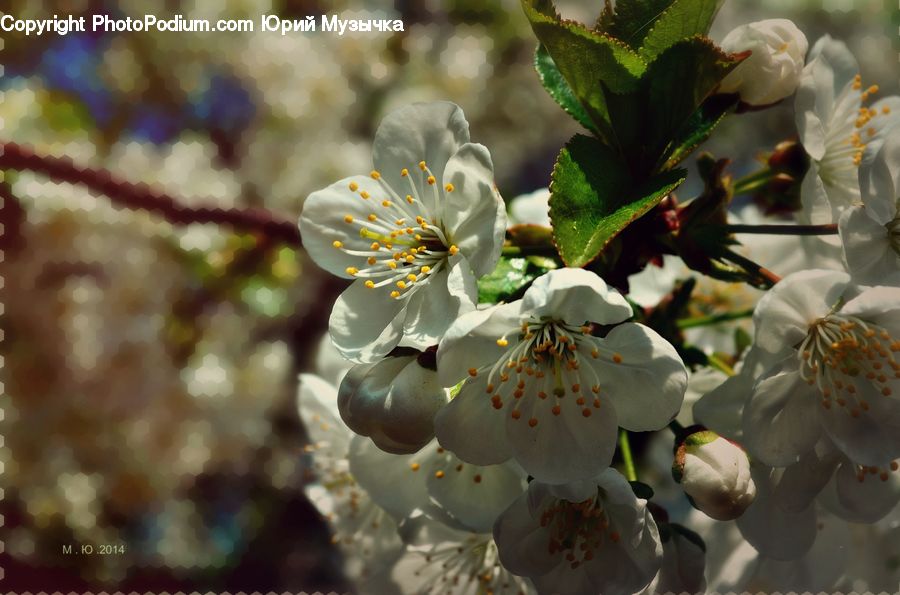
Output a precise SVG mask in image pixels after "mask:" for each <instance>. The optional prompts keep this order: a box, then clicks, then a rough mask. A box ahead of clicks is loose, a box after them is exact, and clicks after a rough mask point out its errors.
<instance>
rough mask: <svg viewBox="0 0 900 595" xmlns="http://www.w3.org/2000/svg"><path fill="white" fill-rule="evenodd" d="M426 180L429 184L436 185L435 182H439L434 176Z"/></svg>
mask: <svg viewBox="0 0 900 595" xmlns="http://www.w3.org/2000/svg"><path fill="white" fill-rule="evenodd" d="M425 181H426V182H428V185H429V186H434V184H435V182H437V180H436V179H435V178H434V176H428V178H427V179H426V180H425Z"/></svg>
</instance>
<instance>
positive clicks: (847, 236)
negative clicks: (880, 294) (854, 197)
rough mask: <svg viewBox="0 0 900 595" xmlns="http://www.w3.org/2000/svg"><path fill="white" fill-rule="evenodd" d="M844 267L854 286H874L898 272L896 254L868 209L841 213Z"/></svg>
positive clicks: (881, 226) (849, 210)
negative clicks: (855, 282) (854, 282)
mask: <svg viewBox="0 0 900 595" xmlns="http://www.w3.org/2000/svg"><path fill="white" fill-rule="evenodd" d="M839 230H840V233H841V240H842V242H843V246H844V259H845V261H846V262H847V268H848V270H849V271H850V273H851V274H852V275H853V278H854V280H855V281H857V282H858V283H862V284H865V285H875V284H878V283H880V282H883V281H884V280H885V279H889V278H890V277H891V276H894V275H897V274H898V273H900V255H898V254H897V253H896V252H895V251H894V249H893V248H892V247H891V240H890V234H889V232H888V229H887V228H886V227H885V226H884V225H882V224H880V223H878V222H877V221H875V220H874V219H872V217H871V216H870V213H869V212H868V207H866V208H863V207H854V208H851V209H848V210H846V211H844V214H843V215H842V216H841V221H840V224H839Z"/></svg>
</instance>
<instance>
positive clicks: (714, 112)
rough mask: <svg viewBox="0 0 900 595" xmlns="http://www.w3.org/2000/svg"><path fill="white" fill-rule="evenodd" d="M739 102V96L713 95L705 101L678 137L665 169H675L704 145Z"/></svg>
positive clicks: (682, 128)
mask: <svg viewBox="0 0 900 595" xmlns="http://www.w3.org/2000/svg"><path fill="white" fill-rule="evenodd" d="M738 102H739V96H738V95H713V96H712V97H710V98H708V99H707V100H706V101H704V102H703V105H701V106H700V107H699V108H697V109H696V110H695V111H694V113H693V114H691V117H690V118H688V120H687V122H685V123H684V125H683V126H682V127H681V130H680V131H679V132H678V134H677V135H676V138H675V140H674V141H673V142H672V145H671V147H672V148H671V150H670V151H669V157H668V161H666V164H665V166H664V168H665V169H669V168H672V167H674V166H675V165H677V164H678V163H680V162H681V161H683V160H684V158H685V157H687V156H688V155H690V154H691V153H692V152H693V151H694V149H696V148H697V147H699V146H700V145H701V144H703V143H704V142H705V141H706V139H708V138H709V135H710V134H712V131H713V130H714V129H715V127H716V126H718V125H719V122H721V121H722V120H723V119H724V118H725V116H726V115H728V114H729V113H730V112H732V111H733V110H734V109H735V108H736V107H737V105H738Z"/></svg>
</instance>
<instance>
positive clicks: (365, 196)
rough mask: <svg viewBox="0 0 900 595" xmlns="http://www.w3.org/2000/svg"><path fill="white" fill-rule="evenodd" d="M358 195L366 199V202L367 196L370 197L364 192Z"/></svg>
mask: <svg viewBox="0 0 900 595" xmlns="http://www.w3.org/2000/svg"><path fill="white" fill-rule="evenodd" d="M359 195H360V196H361V197H362V198H364V199H366V200H368V199H369V196H371V195H370V194H369V193H368V192H366V191H365V190H363V191H362V192H360V193H359Z"/></svg>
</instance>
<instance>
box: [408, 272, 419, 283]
mask: <svg viewBox="0 0 900 595" xmlns="http://www.w3.org/2000/svg"><path fill="white" fill-rule="evenodd" d="M406 279H407V281H412V282H413V283H415V282H416V281H417V280H418V277H416V276H415V275H414V274H412V273H410V274H408V275H407V276H406Z"/></svg>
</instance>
